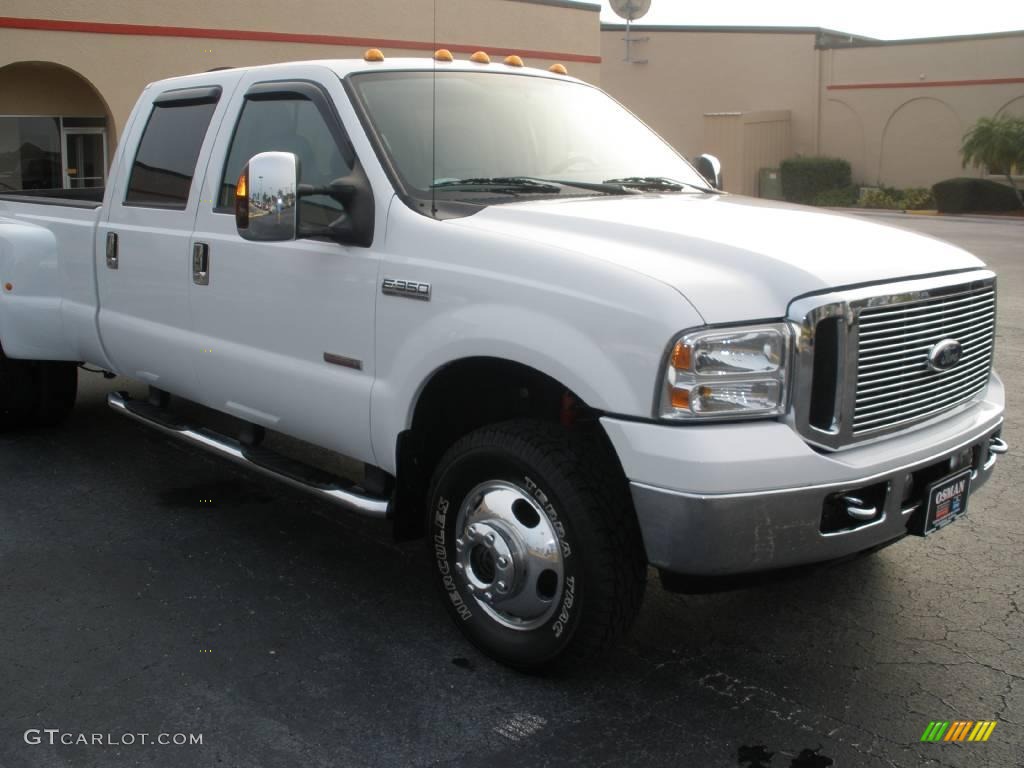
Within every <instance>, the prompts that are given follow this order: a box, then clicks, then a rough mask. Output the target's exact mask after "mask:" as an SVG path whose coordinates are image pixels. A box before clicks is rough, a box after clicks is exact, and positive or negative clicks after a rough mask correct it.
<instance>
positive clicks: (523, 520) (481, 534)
mask: <svg viewBox="0 0 1024 768" xmlns="http://www.w3.org/2000/svg"><path fill="white" fill-rule="evenodd" d="M455 551H456V562H455V572H456V574H458V578H460V579H461V580H462V581H463V583H464V585H465V587H466V591H467V592H469V594H470V595H472V597H473V599H474V600H475V601H476V602H477V603H478V604H479V605H480V607H481V608H482V609H483V610H484V611H485V612H486V613H487V614H488V615H489V616H490V617H491V618H492V619H494V620H495V621H497V622H498V623H500V624H502V625H503V626H505V627H508V628H510V629H520V630H529V629H535V628H536V627H539V626H541V625H542V624H544V622H546V621H547V620H548V619H549V618H551V616H552V614H553V613H554V612H555V609H556V607H557V606H558V604H559V603H558V601H559V598H560V597H561V594H562V582H563V577H564V565H563V561H562V551H561V542H560V540H559V536H558V533H557V530H556V527H555V524H554V523H553V522H552V520H551V519H550V518H549V517H548V515H547V513H546V512H545V511H544V508H543V507H542V506H541V505H540V504H539V503H538V502H537V500H536V499H534V498H533V497H532V496H531V495H530V494H529V493H527V492H526V491H525V490H523V489H522V488H520V487H519V486H517V485H514V484H513V483H509V482H506V481H503V480H492V481H488V482H486V483H481V484H480V485H478V486H476V487H475V488H474V489H473V490H471V491H470V492H469V493H468V494H467V495H466V497H465V501H464V502H463V503H462V506H461V508H460V509H459V514H458V517H457V518H456V523H455Z"/></svg>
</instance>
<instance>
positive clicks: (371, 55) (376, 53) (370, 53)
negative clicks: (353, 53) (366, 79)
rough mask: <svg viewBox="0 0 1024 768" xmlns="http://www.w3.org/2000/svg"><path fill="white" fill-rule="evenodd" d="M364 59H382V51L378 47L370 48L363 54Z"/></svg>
mask: <svg viewBox="0 0 1024 768" xmlns="http://www.w3.org/2000/svg"><path fill="white" fill-rule="evenodd" d="M363 58H364V59H365V60H366V61H384V52H383V51H382V50H381V49H380V48H370V49H369V50H367V51H366V53H364V54H363Z"/></svg>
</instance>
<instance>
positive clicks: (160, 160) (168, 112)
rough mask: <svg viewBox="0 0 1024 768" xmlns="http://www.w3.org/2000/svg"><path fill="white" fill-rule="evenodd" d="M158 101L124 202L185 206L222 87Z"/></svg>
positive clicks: (127, 203)
mask: <svg viewBox="0 0 1024 768" xmlns="http://www.w3.org/2000/svg"><path fill="white" fill-rule="evenodd" d="M197 90H201V91H202V92H201V93H199V94H197V95H194V96H192V97H191V98H190V97H188V94H187V93H186V94H184V95H183V96H182V97H181V98H175V97H173V96H172V97H170V98H166V99H165V98H163V97H161V98H160V99H157V101H156V102H155V103H154V104H153V111H152V113H150V116H149V121H148V122H147V123H146V129H145V130H144V131H143V133H142V140H141V141H140V142H139V149H138V151H137V152H136V154H135V162H134V163H133V164H132V173H131V177H130V179H129V181H128V192H127V194H126V195H125V199H124V202H125V205H139V206H144V207H150V208H172V209H177V210H183V209H184V208H185V206H186V205H187V203H188V196H189V192H190V191H191V189H192V177H193V176H194V175H195V171H196V161H197V160H198V158H199V151H200V149H202V146H203V139H204V138H205V137H206V132H207V130H208V129H209V127H210V119H211V118H212V117H213V111H214V109H216V107H217V98H218V97H219V95H220V89H219V88H218V89H197Z"/></svg>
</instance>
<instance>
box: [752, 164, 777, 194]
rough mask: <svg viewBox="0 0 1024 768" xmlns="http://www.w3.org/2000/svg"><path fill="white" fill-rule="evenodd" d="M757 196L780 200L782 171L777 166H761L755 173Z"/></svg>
mask: <svg viewBox="0 0 1024 768" xmlns="http://www.w3.org/2000/svg"><path fill="white" fill-rule="evenodd" d="M757 196H758V197H763V198H766V199H768V200H782V173H781V171H779V169H778V168H762V169H761V170H760V172H759V173H758V174H757Z"/></svg>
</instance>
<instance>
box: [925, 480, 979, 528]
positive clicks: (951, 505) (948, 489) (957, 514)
mask: <svg viewBox="0 0 1024 768" xmlns="http://www.w3.org/2000/svg"><path fill="white" fill-rule="evenodd" d="M971 474H972V470H970V469H964V470H961V471H959V472H956V473H954V474H952V475H947V476H946V477H944V478H942V479H941V480H936V481H935V482H934V483H932V484H931V485H929V486H928V490H927V493H926V495H925V513H924V515H922V516H921V517H920V518H919V522H918V525H917V526H915V528H916V530H912V531H911V533H914V534H916V535H918V536H928V535H930V534H933V533H935V532H936V531H940V530H942V529H943V528H945V527H946V526H947V525H949V524H950V523H952V522H953V521H955V520H957V519H959V518H961V517H963V516H964V515H965V514H967V499H968V497H969V496H970V493H971Z"/></svg>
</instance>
